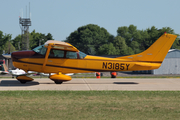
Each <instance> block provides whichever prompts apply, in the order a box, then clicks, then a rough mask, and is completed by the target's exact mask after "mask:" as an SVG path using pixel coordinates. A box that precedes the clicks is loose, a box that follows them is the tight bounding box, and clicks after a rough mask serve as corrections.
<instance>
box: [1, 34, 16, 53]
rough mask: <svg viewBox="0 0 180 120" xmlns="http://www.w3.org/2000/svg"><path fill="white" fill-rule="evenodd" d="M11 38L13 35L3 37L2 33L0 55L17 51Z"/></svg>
mask: <svg viewBox="0 0 180 120" xmlns="http://www.w3.org/2000/svg"><path fill="white" fill-rule="evenodd" d="M11 36H12V35H11V34H5V35H3V32H2V31H0V54H3V51H5V53H11V52H13V51H15V48H14V46H13V45H12V40H11Z"/></svg>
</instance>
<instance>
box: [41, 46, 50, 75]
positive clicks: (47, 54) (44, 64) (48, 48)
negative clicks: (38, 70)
mask: <svg viewBox="0 0 180 120" xmlns="http://www.w3.org/2000/svg"><path fill="white" fill-rule="evenodd" d="M51 48H52V47H51V45H48V47H47V52H46V55H45V59H44V63H43V66H42V71H43V72H45V71H44V69H45V66H46V63H47V60H48V56H49V52H50V50H51Z"/></svg>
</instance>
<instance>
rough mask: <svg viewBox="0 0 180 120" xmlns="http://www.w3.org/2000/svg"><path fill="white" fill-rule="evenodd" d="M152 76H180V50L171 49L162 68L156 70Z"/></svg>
mask: <svg viewBox="0 0 180 120" xmlns="http://www.w3.org/2000/svg"><path fill="white" fill-rule="evenodd" d="M152 74H155V75H163V74H180V50H177V49H171V50H169V52H168V54H167V55H166V57H165V59H164V61H163V63H162V64H161V67H160V68H159V69H156V70H152Z"/></svg>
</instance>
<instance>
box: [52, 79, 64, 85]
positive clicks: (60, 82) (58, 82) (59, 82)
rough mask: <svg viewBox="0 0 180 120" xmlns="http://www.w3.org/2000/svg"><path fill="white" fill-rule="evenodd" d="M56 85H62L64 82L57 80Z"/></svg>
mask: <svg viewBox="0 0 180 120" xmlns="http://www.w3.org/2000/svg"><path fill="white" fill-rule="evenodd" d="M54 83H56V84H62V83H63V82H62V81H59V80H55V81H54Z"/></svg>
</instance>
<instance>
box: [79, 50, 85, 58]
mask: <svg viewBox="0 0 180 120" xmlns="http://www.w3.org/2000/svg"><path fill="white" fill-rule="evenodd" d="M86 56H87V55H86V54H85V53H83V52H81V51H79V57H80V59H83V58H85V57H86Z"/></svg>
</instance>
